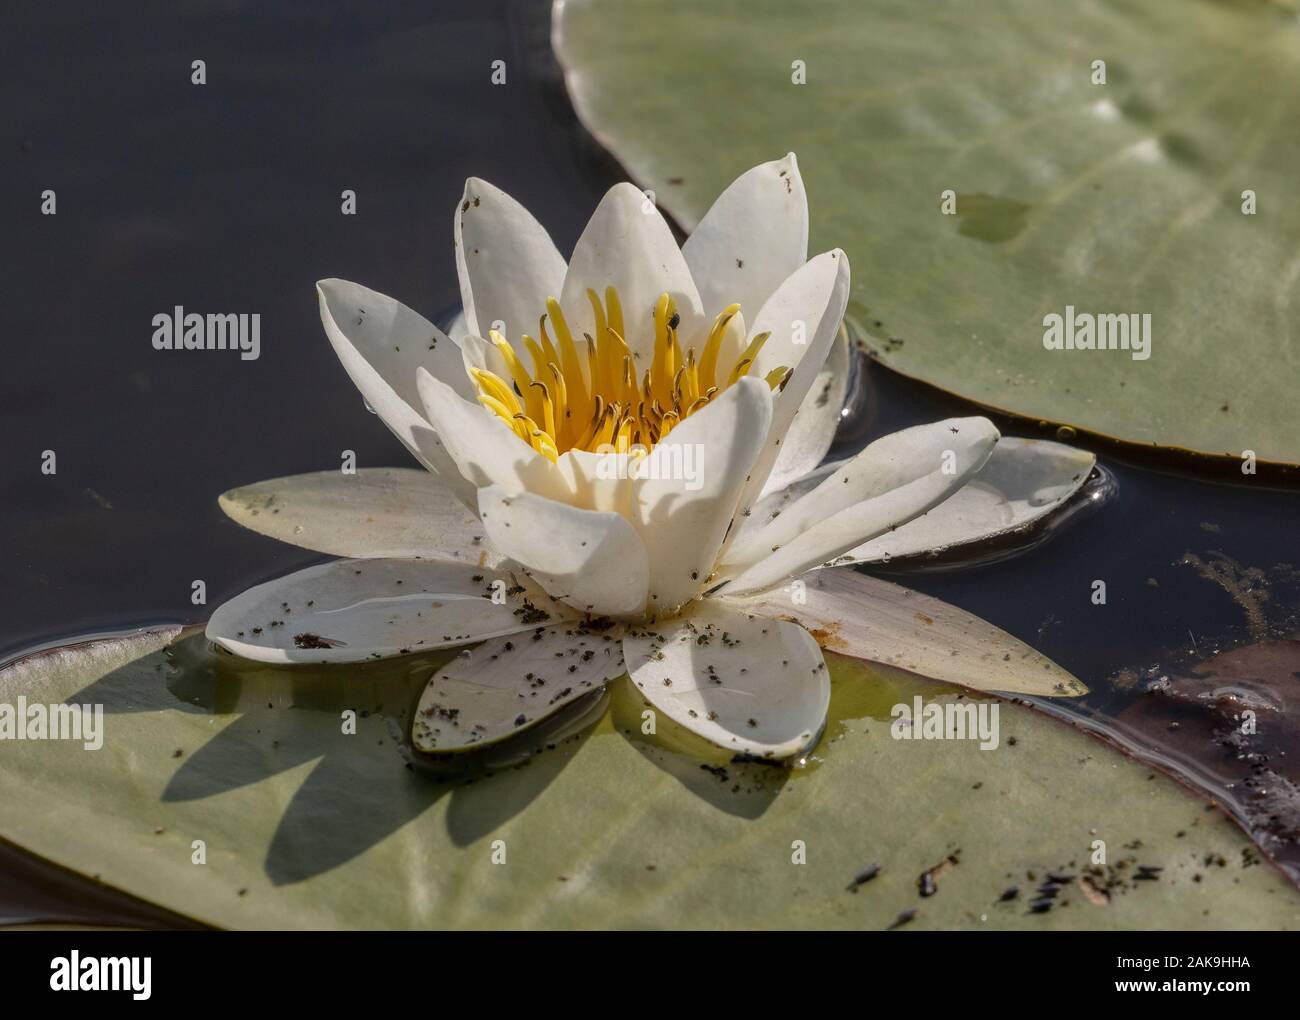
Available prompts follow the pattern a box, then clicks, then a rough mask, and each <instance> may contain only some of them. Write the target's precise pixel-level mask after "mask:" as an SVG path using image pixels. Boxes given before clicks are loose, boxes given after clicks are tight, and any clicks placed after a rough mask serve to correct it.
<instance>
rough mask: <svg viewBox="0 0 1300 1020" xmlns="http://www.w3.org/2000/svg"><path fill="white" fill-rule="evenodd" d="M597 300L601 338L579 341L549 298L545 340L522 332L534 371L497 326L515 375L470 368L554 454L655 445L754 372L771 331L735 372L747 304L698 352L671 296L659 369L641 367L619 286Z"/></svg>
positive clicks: (722, 319)
mask: <svg viewBox="0 0 1300 1020" xmlns="http://www.w3.org/2000/svg"><path fill="white" fill-rule="evenodd" d="M587 299H588V300H589V301H590V302H591V308H592V311H593V312H594V313H595V322H596V325H595V331H596V335H595V336H594V337H593V336H592V335H591V334H590V333H584V334H583V343H578V342H576V341H575V340H574V338H573V335H572V334H571V333H570V332H569V326H568V323H567V322H566V321H565V318H564V313H563V312H562V311H561V310H560V304H559V302H558V301H556V300H555V298H548V299H547V302H546V314H545V315H543V316H542V317H541V322H540V324H539V326H538V338H539V339H534V338H533V337H531V336H528V335H527V334H525V335H524V336H523V338H522V343H523V345H524V348H525V349H526V350H527V351H528V355H529V359H530V360H531V361H532V371H531V372H529V370H528V369H527V368H525V367H524V365H523V362H522V361H521V360H520V358H519V357H517V356H516V354H515V352H514V349H513V348H511V346H510V344H509V343H508V342H507V341H506V338H505V337H503V336H502V335H501V334H500V333H498V332H496V331H495V330H494V331H493V332H492V333H491V334H490V335H489V339H490V340H491V341H492V344H493V346H495V347H496V349H497V350H498V351H500V352H501V357H502V358H503V359H504V360H505V363H506V369H507V375H508V376H509V378H508V379H506V378H502V377H501V376H499V375H497V374H496V373H494V372H489V371H486V370H484V369H477V368H473V369H470V375H471V376H472V377H473V379H474V383H475V385H476V386H477V387H478V399H479V402H480V403H481V404H482V405H483V406H484V407H486V408H488V409H489V410H491V411H493V412H494V413H495V414H497V415H498V416H499V417H500V418H501V419H502V420H503V421H504V422H505V423H506V424H507V425H509V426H510V427H511V428H512V429H513V430H514V432H515V434H516V435H517V436H518V437H519V438H520V439H522V440H523V441H524V442H525V443H528V444H529V445H530V446H531V447H532V448H533V449H534V450H536V451H537V452H538V453H541V454H543V455H545V456H546V457H549V458H550V459H551V460H555V459H556V458H557V457H558V456H559V455H560V454H562V453H565V452H566V451H568V450H589V451H593V452H596V451H608V450H610V449H613V450H616V451H618V452H620V453H627V452H629V451H631V450H633V449H634V448H640V449H643V450H649V449H650V448H651V447H653V446H654V445H655V443H657V442H659V440H661V439H663V438H664V437H665V436H666V435H668V433H669V432H671V431H672V430H673V428H674V427H676V426H677V425H678V424H680V423H681V422H682V421H684V420H685V419H686V418H689V417H690V416H691V415H692V414H694V413H695V412H696V411H698V410H700V408H702V407H705V406H707V405H708V403H709V402H710V401H711V400H713V399H714V397H716V396H717V395H718V394H719V393H721V392H722V391H723V390H725V389H726V388H727V387H728V386H731V385H733V384H734V383H735V382H736V381H737V380H738V379H740V378H742V377H743V376H746V375H748V374H749V372H750V370H751V369H752V368H753V367H754V362H755V359H756V358H757V357H758V352H759V351H760V350H761V349H762V347H763V344H764V343H765V342H766V341H767V338H768V337H769V336H770V335H771V334H770V333H760V334H758V335H757V336H755V337H754V339H753V340H751V341H750V342H749V346H748V347H746V348H745V350H744V352H743V353H742V354H741V355H740V357H739V358H737V359H736V363H735V364H734V365H733V366H731V367H730V368H729V369H728V368H727V367H726V366H724V365H721V364H719V356H720V354H721V353H722V343H723V337H724V334H725V333H726V329H727V326H728V324H729V323H730V322H731V320H732V319H733V318H734V317H735V316H736V314H737V313H738V312H739V311H740V305H728V306H727V307H726V308H725V309H723V311H722V313H721V314H720V315H719V316H718V317H717V319H716V320H715V321H714V323H713V327H712V329H710V330H709V333H708V335H707V337H706V338H705V340H704V345H703V349H702V350H701V351H700V352H699V354H698V356H697V354H696V350H695V348H694V347H693V346H691V347H688V348H687V349H686V352H685V354H683V353H682V345H681V341H680V340H679V339H678V335H677V328H678V325H679V323H680V317H679V316H678V314H677V309H676V308H675V307H674V305H673V300H672V298H671V297H669V296H668V295H667V294H661V295H659V300H658V301H657V302H655V308H654V322H655V343H654V357H653V360H652V363H651V365H650V367H649V368H647V369H645V370H644V371H643V372H640V373H638V371H637V368H638V366H637V365H636V364H634V361H635V358H634V356H633V354H632V352H631V350H630V349H629V348H628V345H627V342H626V341H625V340H624V339H623V337H624V330H623V306H622V305H621V304H620V303H619V299H618V292H617V291H616V290H615V289H614V288H613V287H606V288H605V300H604V302H602V301H601V299H600V295H598V294H597V293H596V292H595V291H594V290H588V291H587ZM548 319H549V320H550V321H549V326H550V328H549V330H548V328H547V326H548V322H547V320H548ZM552 332H553V333H554V339H552V336H551V334H552ZM789 374H790V370H789V369H788V368H776V369H773V370H772V371H771V372H769V373H768V374H767V376H766V377H765V379H766V381H767V384H768V385H769V386H770V387H772V389H777V388H778V387H780V386H781V385H783V384H784V383H785V380H786V379H787V378H788V377H789Z"/></svg>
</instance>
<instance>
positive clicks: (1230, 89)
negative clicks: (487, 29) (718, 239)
mask: <svg viewBox="0 0 1300 1020" xmlns="http://www.w3.org/2000/svg"><path fill="white" fill-rule="evenodd" d="M556 11H557V15H556V32H555V38H556V48H557V51H558V53H559V56H560V59H561V61H562V63H563V64H564V65H565V67H566V71H567V77H568V82H569V87H570V92H571V94H572V96H573V99H574V102H575V105H576V106H577V109H578V111H579V113H580V115H581V116H582V118H583V119H584V120H585V121H586V123H587V124H588V125H589V126H590V127H591V129H592V130H593V132H594V133H595V134H596V135H597V137H598V138H600V139H601V141H602V142H603V143H605V144H606V145H607V146H608V147H609V148H611V149H612V150H613V152H614V153H615V155H617V156H618V158H619V159H620V160H621V161H622V162H623V164H624V165H625V166H626V167H627V168H628V169H629V170H630V172H631V173H632V174H633V176H634V177H635V178H636V179H637V180H638V181H639V182H641V183H642V184H643V185H645V186H646V187H649V188H652V189H654V191H655V192H656V195H657V199H658V201H659V203H660V204H661V205H662V206H663V207H665V208H666V209H668V210H669V211H671V212H672V213H673V214H674V215H675V216H676V217H677V218H678V219H679V220H680V221H681V222H682V223H683V224H684V225H685V226H687V227H690V226H692V225H693V224H694V223H695V222H696V221H697V220H698V219H699V217H700V216H701V215H702V214H703V213H704V212H705V210H706V209H707V208H708V205H709V203H710V202H711V201H712V199H713V197H715V196H716V195H717V194H718V193H719V192H720V191H721V189H722V188H723V187H725V186H726V184H728V183H729V182H730V180H731V179H732V178H733V177H734V176H735V175H736V174H737V173H739V172H740V171H742V170H744V169H746V168H748V167H749V166H751V165H752V164H755V163H758V162H761V161H764V160H769V159H773V158H776V157H777V156H780V155H781V154H783V153H785V152H786V151H787V150H795V151H796V152H797V153H798V155H799V159H800V168H801V170H802V172H803V175H804V178H805V181H806V184H807V189H808V195H809V201H810V203H811V214H812V224H811V227H812V250H814V251H820V250H823V249H826V248H829V247H833V246H840V247H843V248H844V249H845V250H846V251H847V252H848V254H849V257H850V259H851V260H852V264H853V301H852V302H851V304H850V316H851V318H853V319H854V320H855V321H856V324H857V325H858V326H859V327H860V329H861V330H862V331H863V332H865V334H866V335H867V336H868V338H869V339H868V345H869V346H870V348H872V349H873V350H874V352H875V353H876V354H877V355H878V356H879V357H880V358H881V359H882V360H883V361H884V362H885V363H887V364H888V365H890V366H891V367H893V368H896V369H897V370H899V371H901V372H903V373H906V374H908V375H911V376H916V377H920V378H922V379H924V380H926V381H927V382H930V383H934V384H936V385H939V386H942V387H944V388H945V389H948V390H951V391H953V392H955V393H958V394H961V395H962V396H965V397H968V398H971V399H973V400H976V401H979V402H980V403H983V404H985V405H989V406H993V407H997V408H1002V409H1006V410H1010V411H1013V412H1017V413H1019V414H1022V415H1027V416H1032V417H1034V418H1040V419H1044V420H1047V421H1053V422H1064V423H1068V424H1070V425H1074V426H1078V427H1082V428H1086V429H1089V430H1092V431H1095V432H1099V433H1104V434H1108V435H1113V436H1117V437H1119V438H1121V439H1124V440H1129V441H1134V442H1142V443H1156V444H1160V445H1164V446H1171V447H1181V448H1187V449H1190V450H1195V451H1200V452H1206V453H1211V454H1227V455H1231V456H1234V457H1239V456H1240V455H1241V453H1242V451H1243V450H1247V449H1249V450H1253V451H1255V453H1256V454H1257V455H1258V456H1259V457H1260V458H1261V459H1264V460H1276V461H1283V462H1288V463H1296V462H1297V461H1300V431H1297V430H1296V428H1295V427H1294V423H1295V393H1294V384H1295V380H1296V378H1297V374H1298V372H1300V361H1298V360H1297V358H1298V357H1300V356H1298V355H1297V353H1296V352H1297V351H1300V314H1297V313H1298V312H1300V300H1297V290H1298V289H1300V202H1297V201H1295V181H1296V179H1297V177H1298V176H1300V133H1297V132H1296V130H1295V123H1294V115H1293V113H1294V102H1293V98H1292V97H1294V96H1295V95H1296V94H1297V90H1298V89H1300V19H1297V16H1296V7H1295V4H1294V3H1293V2H1290V0H1119V2H1116V0H947V2H934V3H926V4H917V3H915V2H913V0H822V2H819V3H815V4H802V3H788V2H785V0H669V2H663V0H567V2H565V3H564V4H562V5H559V4H557V5H556ZM1098 60H1101V61H1104V62H1105V84H1094V83H1093V75H1094V68H1093V62H1094V61H1098ZM795 61H802V62H803V64H802V66H803V68H804V69H805V73H806V84H793V83H792V77H793V76H796V74H797V69H793V65H794V62H795ZM949 190H950V191H952V192H954V193H955V196H956V204H955V214H953V215H944V212H943V210H942V208H941V196H942V195H943V193H944V192H945V191H949ZM1244 191H1251V192H1253V193H1254V200H1255V201H1256V202H1257V212H1256V214H1254V215H1246V214H1244V213H1243V192H1244ZM1067 305H1069V306H1072V307H1073V308H1074V309H1075V310H1076V311H1077V312H1081V313H1082V312H1086V313H1089V314H1102V313H1149V314H1150V315H1151V331H1152V344H1151V357H1150V359H1149V360H1145V361H1140V360H1133V358H1132V357H1131V352H1126V351H1122V350H1107V351H1097V350H1051V351H1049V350H1046V349H1045V348H1044V322H1043V320H1044V316H1046V315H1048V314H1050V313H1057V314H1061V315H1064V314H1065V312H1066V306H1067Z"/></svg>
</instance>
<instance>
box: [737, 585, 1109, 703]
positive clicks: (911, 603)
mask: <svg viewBox="0 0 1300 1020" xmlns="http://www.w3.org/2000/svg"><path fill="white" fill-rule="evenodd" d="M800 582H801V583H800V587H799V589H798V594H799V601H796V600H795V599H794V598H793V597H792V592H791V591H787V590H784V589H782V590H775V591H769V592H764V593H763V594H761V595H755V596H749V597H744V598H737V599H732V598H724V599H722V600H721V601H722V602H723V603H725V604H727V605H731V606H734V607H735V608H737V609H739V610H745V611H748V612H753V613H761V614H763V615H765V616H771V617H774V618H777V619H782V620H792V621H795V622H798V623H801V624H802V625H803V626H804V627H807V628H808V630H809V631H811V632H812V634H813V636H814V637H816V639H817V641H818V643H819V644H821V646H822V647H823V648H825V649H826V650H827V651H831V652H839V653H841V654H843V655H853V656H856V657H858V658H860V659H869V660H871V661H872V662H883V663H886V664H888V665H891V666H897V667H898V668H900V669H906V670H909V671H911V672H913V673H918V674H920V675H921V676H927V677H930V678H931V679H934V680H943V681H946V682H948V683H954V684H960V685H961V686H963V687H970V688H972V689H974V690H978V691H1004V692H1007V693H1015V694H1040V695H1049V696H1050V695H1056V696H1078V695H1081V694H1086V693H1087V688H1086V687H1084V685H1083V684H1081V683H1080V682H1079V681H1078V680H1076V679H1075V678H1074V677H1073V676H1071V675H1070V674H1069V673H1067V672H1066V671H1065V670H1063V669H1062V668H1061V667H1060V666H1058V665H1057V664H1056V663H1054V662H1053V661H1052V660H1051V659H1049V658H1047V656H1045V655H1041V654H1039V653H1038V652H1036V651H1034V649H1032V648H1030V647H1029V646H1028V645H1026V644H1024V643H1023V642H1021V641H1018V640H1016V639H1015V638H1014V637H1012V636H1011V635H1010V634H1008V633H1006V631H1003V630H999V629H998V628H997V627H995V626H993V625H992V624H991V623H986V622H985V621H984V620H981V619H980V618H979V617H977V616H972V615H971V614H970V613H967V612H965V611H964V610H961V609H958V608H956V607H955V606H950V605H948V604H947V603H946V602H940V601H939V600H938V599H934V598H930V597H929V596H928V595H922V594H920V593H919V592H914V591H910V590H909V589H907V588H901V587H899V586H898V585H896V584H890V583H889V582H888V581H881V580H879V579H877V578H874V577H869V576H867V575H866V574H861V573H858V572H857V571H855V570H852V569H848V568H845V569H836V570H817V571H814V572H813V573H811V574H807V575H805V576H804V577H802V578H800Z"/></svg>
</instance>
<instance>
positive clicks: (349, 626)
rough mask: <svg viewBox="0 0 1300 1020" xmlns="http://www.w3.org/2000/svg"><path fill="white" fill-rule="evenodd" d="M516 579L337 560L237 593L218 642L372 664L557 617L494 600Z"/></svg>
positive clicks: (294, 656) (424, 563) (249, 651)
mask: <svg viewBox="0 0 1300 1020" xmlns="http://www.w3.org/2000/svg"><path fill="white" fill-rule="evenodd" d="M494 581H499V582H501V583H503V584H505V585H506V588H507V589H509V588H510V587H511V585H512V582H511V581H510V579H509V578H508V576H507V575H503V574H498V573H495V572H493V571H491V570H489V569H487V568H485V567H476V566H474V565H473V564H469V563H453V562H451V561H448V560H407V559H367V560H334V561H333V562H330V563H323V564H321V565H320V566H316V567H308V568H307V569H306V570H299V571H298V572H297V573H294V574H289V575H287V576H286V577H279V578H276V579H275V580H274V581H267V582H266V583H265V584H259V585H257V586H256V587H255V588H249V589H248V590H247V591H246V592H243V593H242V594H240V595H236V596H235V597H234V598H233V599H231V600H230V601H229V602H226V603H224V604H223V605H221V606H219V607H218V608H217V611H216V612H215V613H213V614H212V619H211V620H209V621H208V628H207V635H208V637H209V639H211V640H213V641H215V642H217V643H218V644H220V645H221V646H222V647H224V648H226V649H228V650H230V651H232V652H234V653H235V654H236V655H242V656H243V657H244V658H246V659H255V660H257V661H259V662H279V663H291V662H363V661H366V660H369V659H382V658H387V657H389V656H393V655H405V654H406V653H408V652H415V651H429V650H432V649H435V648H447V647H452V646H455V645H463V644H468V643H469V642H471V641H482V640H483V639H484V638H489V637H496V636H497V635H501V634H515V633H518V632H520V631H524V630H533V629H536V628H537V627H538V626H540V625H542V624H544V623H548V622H552V619H553V618H552V617H550V616H549V615H547V614H546V613H545V612H544V611H543V610H535V609H534V608H532V607H530V606H527V605H525V604H524V603H523V601H522V600H517V599H507V600H506V601H505V602H502V603H500V604H497V603H494V602H493V601H492V599H491V597H490V596H491V595H492V594H493V582H494Z"/></svg>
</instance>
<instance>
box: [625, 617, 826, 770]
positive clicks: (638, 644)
mask: <svg viewBox="0 0 1300 1020" xmlns="http://www.w3.org/2000/svg"><path fill="white" fill-rule="evenodd" d="M623 657H624V659H625V661H626V664H627V670H628V673H629V675H630V676H631V677H632V682H633V683H634V684H636V687H637V690H639V691H640V692H641V693H642V694H643V695H645V697H646V699H647V700H648V701H649V702H650V703H651V704H652V705H654V706H655V708H657V709H659V711H661V712H663V713H665V714H666V715H667V716H668V717H669V718H670V719H672V720H673V721H674V722H677V723H680V724H681V725H682V726H685V727H686V728H687V729H689V730H691V731H692V732H694V733H697V734H699V735H700V736H702V737H704V738H705V739H706V740H710V741H712V742H713V743H715V744H717V745H718V746H720V747H724V748H727V749H728V750H731V751H735V752H737V753H740V754H748V755H755V756H757V757H762V758H774V759H780V758H789V757H791V756H793V755H796V754H798V753H799V752H800V751H802V750H804V749H806V748H808V747H809V746H811V745H812V744H813V743H815V742H816V740H817V738H818V736H820V734H821V731H822V727H823V726H824V725H825V722H826V709H827V707H828V706H829V704H830V690H831V688H830V678H829V676H828V675H827V670H826V663H825V662H824V661H823V660H822V655H821V651H820V650H819V649H818V647H817V642H816V641H814V640H813V639H812V637H811V636H810V635H809V634H808V632H807V631H806V630H804V629H803V628H802V627H799V626H796V625H795V624H792V623H785V622H782V621H778V620H771V619H764V618H762V617H756V616H751V615H749V614H747V613H744V612H739V611H736V610H735V609H733V608H732V607H730V606H725V605H722V604H720V603H718V602H715V601H713V600H705V601H704V602H702V603H700V604H699V605H698V606H696V607H693V608H692V610H691V611H690V612H689V613H687V614H686V615H684V616H681V617H677V618H676V619H673V620H666V621H664V622H663V623H661V624H659V625H657V626H650V627H638V628H637V629H636V630H635V631H632V632H629V634H628V635H627V636H626V637H625V638H624V639H623Z"/></svg>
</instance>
